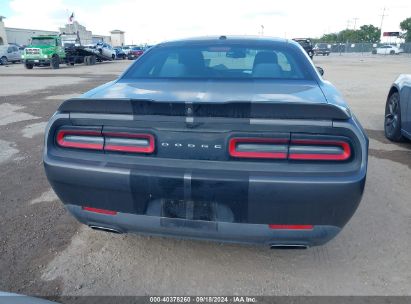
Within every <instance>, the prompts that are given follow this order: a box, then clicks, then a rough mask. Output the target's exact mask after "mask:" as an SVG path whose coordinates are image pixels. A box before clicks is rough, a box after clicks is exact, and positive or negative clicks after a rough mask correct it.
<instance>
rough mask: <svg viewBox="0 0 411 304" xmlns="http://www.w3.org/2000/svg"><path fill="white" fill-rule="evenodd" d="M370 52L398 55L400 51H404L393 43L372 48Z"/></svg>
mask: <svg viewBox="0 0 411 304" xmlns="http://www.w3.org/2000/svg"><path fill="white" fill-rule="evenodd" d="M372 53H373V54H380V55H388V54H389V55H399V54H400V53H404V50H403V49H401V48H399V47H397V46H395V45H383V46H380V47H378V48H375V49H373V50H372Z"/></svg>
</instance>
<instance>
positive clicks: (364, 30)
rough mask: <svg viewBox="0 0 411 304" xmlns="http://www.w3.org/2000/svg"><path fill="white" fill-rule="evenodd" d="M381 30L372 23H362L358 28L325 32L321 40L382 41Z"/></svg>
mask: <svg viewBox="0 0 411 304" xmlns="http://www.w3.org/2000/svg"><path fill="white" fill-rule="evenodd" d="M380 36H381V30H380V29H379V28H378V27H376V26H374V25H372V24H369V25H362V26H361V27H360V28H359V29H358V30H350V29H345V30H342V31H340V32H338V33H329V34H324V35H323V36H322V37H321V38H320V39H319V41H322V42H328V43H345V42H347V41H348V42H370V43H376V42H379V41H380Z"/></svg>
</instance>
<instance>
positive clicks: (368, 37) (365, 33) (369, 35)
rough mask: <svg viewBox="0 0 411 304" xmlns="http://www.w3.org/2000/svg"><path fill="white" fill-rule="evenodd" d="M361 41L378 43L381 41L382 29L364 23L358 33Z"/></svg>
mask: <svg viewBox="0 0 411 304" xmlns="http://www.w3.org/2000/svg"><path fill="white" fill-rule="evenodd" d="M358 34H359V35H358V39H359V41H363V42H372V43H376V42H379V41H380V37H381V30H380V29H379V28H378V27H376V26H374V25H372V24H369V25H362V26H361V27H360V30H359V33H358Z"/></svg>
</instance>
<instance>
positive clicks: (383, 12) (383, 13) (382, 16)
mask: <svg viewBox="0 0 411 304" xmlns="http://www.w3.org/2000/svg"><path fill="white" fill-rule="evenodd" d="M387 16H388V15H386V14H385V7H384V8H383V10H382V15H380V17H381V25H380V31H381V35H382V34H383V33H382V24H383V22H384V17H387Z"/></svg>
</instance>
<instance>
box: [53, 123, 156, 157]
mask: <svg viewBox="0 0 411 304" xmlns="http://www.w3.org/2000/svg"><path fill="white" fill-rule="evenodd" d="M56 142H57V144H58V145H59V146H60V147H64V148H77V149H89V150H104V151H118V152H128V153H147V154H150V153H153V152H154V150H155V143H154V142H155V139H154V136H153V135H151V134H148V133H147V134H146V133H144V134H141V133H138V134H136V133H124V132H103V133H101V132H100V131H94V130H65V129H62V130H59V131H58V132H57V135H56Z"/></svg>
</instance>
